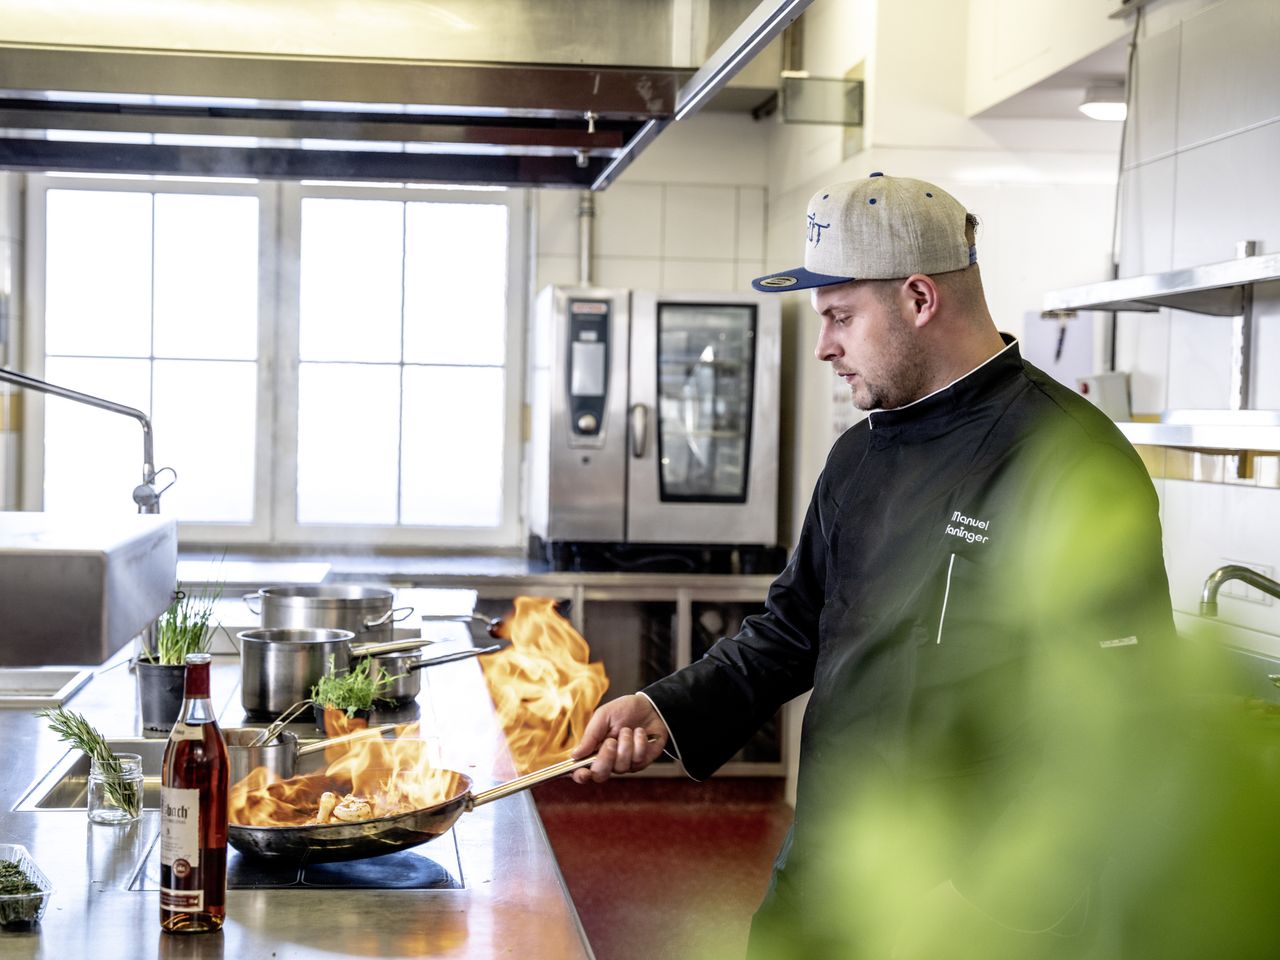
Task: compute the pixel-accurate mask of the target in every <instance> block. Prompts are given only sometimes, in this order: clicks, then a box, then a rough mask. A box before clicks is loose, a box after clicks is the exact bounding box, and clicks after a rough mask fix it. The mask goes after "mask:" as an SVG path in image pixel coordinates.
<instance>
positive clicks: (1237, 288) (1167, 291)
mask: <svg viewBox="0 0 1280 960" xmlns="http://www.w3.org/2000/svg"><path fill="white" fill-rule="evenodd" d="M1269 280H1280V253H1266V254H1260V255H1257V256H1251V257H1239V258H1237V259H1235V260H1224V261H1222V262H1221V263H1206V264H1202V265H1201V266H1197V267H1187V268H1185V269H1182V270H1168V271H1166V272H1164V273H1149V274H1145V275H1143V276H1139V277H1125V278H1123V279H1120V280H1106V281H1103V282H1101V283H1091V284H1086V285H1085V286H1082V287H1071V288H1069V289H1066V290H1054V291H1051V292H1050V293H1047V294H1045V297H1044V312H1045V313H1046V314H1051V315H1055V316H1056V315H1059V314H1062V313H1075V312H1077V311H1079V310H1107V311H1119V310H1124V311H1130V310H1132V311H1138V312H1144V313H1152V312H1154V311H1156V310H1159V309H1160V308H1161V307H1172V308H1174V309H1176V310H1190V311H1192V312H1193V313H1207V314H1211V315H1213V316H1216V317H1235V316H1239V315H1240V314H1242V313H1244V312H1245V310H1246V306H1247V294H1248V292H1249V290H1250V288H1252V286H1253V285H1254V284H1255V283H1265V282H1267V281H1269Z"/></svg>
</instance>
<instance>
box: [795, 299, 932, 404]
mask: <svg viewBox="0 0 1280 960" xmlns="http://www.w3.org/2000/svg"><path fill="white" fill-rule="evenodd" d="M900 289H901V288H900V286H899V284H897V283H892V284H876V283H870V282H865V281H864V282H858V281H853V282H852V283H842V284H839V285H836V286H831V287H818V288H816V289H815V290H814V291H813V309H814V310H815V311H817V313H818V315H819V316H820V317H821V318H822V328H821V331H820V332H819V333H818V344H817V346H816V348H815V349H814V354H815V355H816V356H817V358H818V359H819V360H826V361H828V362H829V363H830V364H831V368H832V369H833V370H834V371H835V372H836V375H837V376H839V377H840V379H842V380H843V381H844V382H845V383H847V384H848V385H849V388H850V390H852V392H853V403H854V406H856V407H858V408H859V409H860V410H891V409H893V408H894V407H901V406H905V405H906V404H908V403H911V402H912V401H913V400H918V399H920V397H922V396H924V395H925V393H926V392H927V390H926V389H925V385H926V372H925V369H924V365H923V362H922V358H921V354H920V351H919V345H918V343H917V338H916V326H915V319H914V315H913V314H912V313H911V312H910V310H909V309H908V304H907V302H906V301H904V300H902V299H901V293H900Z"/></svg>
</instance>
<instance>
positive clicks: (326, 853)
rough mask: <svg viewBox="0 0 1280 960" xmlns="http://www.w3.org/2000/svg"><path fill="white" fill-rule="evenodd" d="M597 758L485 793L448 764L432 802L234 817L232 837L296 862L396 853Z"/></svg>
mask: <svg viewBox="0 0 1280 960" xmlns="http://www.w3.org/2000/svg"><path fill="white" fill-rule="evenodd" d="M593 760H595V757H594V756H590V757H585V758H584V759H582V760H565V761H563V762H561V763H557V764H554V765H553V766H550V767H545V768H543V769H542V770H536V771H534V772H533V773H528V774H525V775H524V776H522V777H517V778H516V779H514V780H509V781H507V782H506V783H503V784H499V785H498V786H496V787H493V788H492V789H489V790H482V791H480V792H479V793H473V792H472V790H471V787H472V781H471V778H470V777H468V776H467V775H466V774H462V773H458V772H457V771H455V770H445V771H442V772H443V773H445V774H447V775H448V780H447V788H446V790H445V793H446V796H447V799H445V800H442V801H441V802H439V803H437V804H434V805H433V806H430V807H423V808H422V809H420V810H410V811H409V812H407V813H397V814H393V815H392V816H389V817H378V818H376V819H374V820H358V821H355V822H352V823H324V824H311V825H306V826H296V827H294V826H291V827H251V826H246V825H244V824H239V823H232V824H229V825H228V827H227V842H228V843H230V844H231V845H232V846H233V847H235V848H236V849H237V850H239V851H240V852H241V853H243V854H246V855H249V856H255V857H266V858H269V859H272V860H276V861H285V862H296V863H304V862H305V863H332V862H335V861H339V860H360V859H363V858H365V857H376V856H380V855H382V854H384V853H394V852H395V851H397V850H404V849H406V848H408V847H415V846H417V845H418V844H420V843H426V842H427V841H429V840H434V839H435V838H436V837H438V836H440V835H441V834H443V833H446V832H447V831H448V830H449V828H450V827H452V826H453V824H454V821H456V820H457V819H458V818H459V817H460V816H462V815H463V814H464V813H466V812H467V811H468V810H472V809H474V808H475V807H478V806H480V805H481V804H482V803H489V802H491V801H493V800H500V799H502V798H503V797H507V796H510V795H511V794H513V793H518V792H519V791H521V790H526V789H528V788H529V787H533V786H536V785H537V784H539V783H543V782H544V781H547V780H552V779H554V778H556V777H559V776H562V775H564V774H566V773H570V772H572V771H574V770H577V769H578V768H579V767H585V766H588V765H589V764H590V763H591V762H592V761H593ZM298 781H304V785H305V786H308V787H310V792H312V793H314V794H315V795H316V796H317V797H318V796H319V793H320V792H322V791H323V790H324V789H326V787H325V784H326V783H327V780H326V778H324V777H323V775H318V776H311V777H297V778H294V780H293V781H291V782H293V783H297V782H298ZM306 781H310V782H309V783H305V782H306Z"/></svg>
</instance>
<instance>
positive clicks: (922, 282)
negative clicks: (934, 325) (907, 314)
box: [902, 273, 938, 327]
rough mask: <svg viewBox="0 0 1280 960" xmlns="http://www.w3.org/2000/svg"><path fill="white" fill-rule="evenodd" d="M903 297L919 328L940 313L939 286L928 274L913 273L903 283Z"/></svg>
mask: <svg viewBox="0 0 1280 960" xmlns="http://www.w3.org/2000/svg"><path fill="white" fill-rule="evenodd" d="M902 296H903V299H904V300H905V301H906V302H907V304H908V306H909V308H910V309H911V311H912V313H913V315H914V317H915V324H916V326H917V327H923V326H924V325H925V324H927V323H928V322H929V321H930V320H932V319H933V318H934V316H935V315H936V314H937V312H938V285H937V284H936V283H935V282H934V280H933V277H930V276H928V275H927V274H923V273H913V274H912V275H911V276H909V277H907V279H906V280H904V281H902Z"/></svg>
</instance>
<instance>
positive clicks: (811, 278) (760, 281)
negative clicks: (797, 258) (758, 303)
mask: <svg viewBox="0 0 1280 960" xmlns="http://www.w3.org/2000/svg"><path fill="white" fill-rule="evenodd" d="M853 279H856V278H854V277H833V276H831V275H830V274H827V273H814V272H813V271H812V270H806V269H805V268H804V267H796V268H795V269H794V270H783V271H782V272H781V273H771V274H769V275H768V276H766V277H756V279H754V280H752V281H751V288H752V289H753V290H759V291H760V292H761V293H786V292H787V291H788V290H808V289H809V288H810V287H829V286H831V285H832V284H835V283H848V282H849V281H850V280H853Z"/></svg>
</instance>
